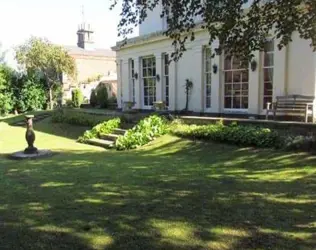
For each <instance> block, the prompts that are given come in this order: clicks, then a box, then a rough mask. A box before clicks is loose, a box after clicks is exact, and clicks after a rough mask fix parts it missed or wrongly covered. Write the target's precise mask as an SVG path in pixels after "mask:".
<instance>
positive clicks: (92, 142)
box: [87, 138, 114, 148]
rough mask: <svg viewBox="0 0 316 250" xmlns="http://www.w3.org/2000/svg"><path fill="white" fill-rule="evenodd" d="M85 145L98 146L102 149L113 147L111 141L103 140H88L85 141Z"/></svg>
mask: <svg viewBox="0 0 316 250" xmlns="http://www.w3.org/2000/svg"><path fill="white" fill-rule="evenodd" d="M87 143H88V144H90V145H93V146H98V147H102V148H113V147H114V142H113V141H108V140H103V139H97V138H94V139H89V140H87Z"/></svg>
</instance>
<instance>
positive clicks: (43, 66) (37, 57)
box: [15, 37, 76, 109]
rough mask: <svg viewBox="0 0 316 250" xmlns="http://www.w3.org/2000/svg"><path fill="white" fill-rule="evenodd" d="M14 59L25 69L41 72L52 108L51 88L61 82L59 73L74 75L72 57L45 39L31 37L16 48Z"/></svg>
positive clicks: (51, 107)
mask: <svg viewBox="0 0 316 250" xmlns="http://www.w3.org/2000/svg"><path fill="white" fill-rule="evenodd" d="M15 51H16V59H17V61H18V63H19V64H21V65H23V66H24V67H25V68H26V70H28V71H29V70H30V71H39V72H41V73H42V74H43V75H44V77H45V80H46V84H47V88H48V90H49V103H50V109H53V89H54V87H55V85H57V84H60V83H61V75H62V74H63V73H64V74H67V75H68V76H69V77H73V78H75V77H76V64H75V62H74V59H73V58H72V57H71V56H69V55H68V53H67V52H66V51H65V50H64V49H63V48H62V47H60V46H57V45H54V44H52V43H50V42H49V41H47V40H46V39H42V38H36V37H31V38H30V39H29V40H27V41H26V42H25V43H24V44H22V45H20V46H18V47H17V48H16V49H15Z"/></svg>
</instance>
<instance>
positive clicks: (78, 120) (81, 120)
mask: <svg viewBox="0 0 316 250" xmlns="http://www.w3.org/2000/svg"><path fill="white" fill-rule="evenodd" d="M111 118H112V117H108V119H111ZM105 119H106V118H105V117H104V116H101V115H93V114H87V113H84V112H79V111H72V110H64V109H61V110H58V111H54V113H53V115H52V122H55V123H67V124H72V125H80V126H87V127H93V126H96V125H97V124H99V123H101V122H103V121H104V120H105Z"/></svg>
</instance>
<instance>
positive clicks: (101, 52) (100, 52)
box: [63, 45, 116, 57]
mask: <svg viewBox="0 0 316 250" xmlns="http://www.w3.org/2000/svg"><path fill="white" fill-rule="evenodd" d="M63 47H64V48H65V49H66V50H67V51H68V53H69V54H70V55H84V56H102V57H115V55H116V53H115V51H112V50H110V49H91V50H87V49H82V48H80V47H77V46H67V45H66V46H63Z"/></svg>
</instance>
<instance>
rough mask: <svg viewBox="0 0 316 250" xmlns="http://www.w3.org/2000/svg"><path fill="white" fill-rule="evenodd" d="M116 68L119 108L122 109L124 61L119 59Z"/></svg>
mask: <svg viewBox="0 0 316 250" xmlns="http://www.w3.org/2000/svg"><path fill="white" fill-rule="evenodd" d="M116 68H117V71H116V72H117V73H118V74H117V94H116V96H117V107H118V108H119V109H120V108H122V96H121V94H122V60H121V59H120V58H117V60H116Z"/></svg>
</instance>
